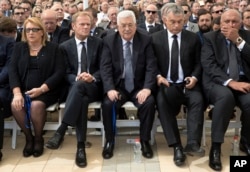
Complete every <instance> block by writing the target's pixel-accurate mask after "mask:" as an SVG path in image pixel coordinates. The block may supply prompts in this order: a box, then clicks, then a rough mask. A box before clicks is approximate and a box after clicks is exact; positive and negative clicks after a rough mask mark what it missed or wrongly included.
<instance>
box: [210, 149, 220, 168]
mask: <svg viewBox="0 0 250 172" xmlns="http://www.w3.org/2000/svg"><path fill="white" fill-rule="evenodd" d="M209 166H210V167H211V168H212V169H213V170H215V171H220V170H221V169H222V165H221V160H220V150H218V149H211V150H210V153H209Z"/></svg>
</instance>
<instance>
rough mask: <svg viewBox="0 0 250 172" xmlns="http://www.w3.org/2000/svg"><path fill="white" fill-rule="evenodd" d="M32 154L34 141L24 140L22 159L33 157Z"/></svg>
mask: <svg viewBox="0 0 250 172" xmlns="http://www.w3.org/2000/svg"><path fill="white" fill-rule="evenodd" d="M33 152H34V139H33V138H32V140H26V143H25V146H24V149H23V156H24V157H29V156H31V155H33Z"/></svg>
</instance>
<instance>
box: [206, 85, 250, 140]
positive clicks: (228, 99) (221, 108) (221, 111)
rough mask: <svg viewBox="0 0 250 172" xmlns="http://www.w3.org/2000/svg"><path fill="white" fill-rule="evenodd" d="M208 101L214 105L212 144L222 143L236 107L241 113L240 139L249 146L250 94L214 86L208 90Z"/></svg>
mask: <svg viewBox="0 0 250 172" xmlns="http://www.w3.org/2000/svg"><path fill="white" fill-rule="evenodd" d="M209 101H210V102H211V103H212V104H213V105H214V110H213V117H212V142H218V143H223V142H224V135H225V132H226V130H227V128H228V124H229V121H230V118H231V115H232V113H233V111H234V107H235V106H236V105H238V106H239V108H240V109H241V111H242V114H241V121H242V128H241V139H243V140H245V141H246V142H247V143H248V144H250V135H249V131H250V93H247V94H243V93H241V92H238V91H232V90H231V89H230V88H228V87H225V86H221V85H217V84H214V86H213V87H212V88H211V89H210V90H209Z"/></svg>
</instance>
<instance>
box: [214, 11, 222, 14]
mask: <svg viewBox="0 0 250 172" xmlns="http://www.w3.org/2000/svg"><path fill="white" fill-rule="evenodd" d="M220 12H221V13H223V12H224V10H218V11H213V12H212V13H216V14H219V13H220Z"/></svg>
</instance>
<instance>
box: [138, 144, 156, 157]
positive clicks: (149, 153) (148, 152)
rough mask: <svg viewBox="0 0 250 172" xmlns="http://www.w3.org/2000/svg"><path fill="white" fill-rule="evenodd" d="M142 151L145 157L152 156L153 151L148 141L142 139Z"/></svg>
mask: <svg viewBox="0 0 250 172" xmlns="http://www.w3.org/2000/svg"><path fill="white" fill-rule="evenodd" d="M141 151H142V155H143V156H144V157H145V158H152V157H153V151H152V149H151V146H150V144H149V142H148V141H141Z"/></svg>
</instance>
